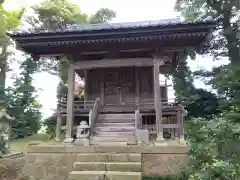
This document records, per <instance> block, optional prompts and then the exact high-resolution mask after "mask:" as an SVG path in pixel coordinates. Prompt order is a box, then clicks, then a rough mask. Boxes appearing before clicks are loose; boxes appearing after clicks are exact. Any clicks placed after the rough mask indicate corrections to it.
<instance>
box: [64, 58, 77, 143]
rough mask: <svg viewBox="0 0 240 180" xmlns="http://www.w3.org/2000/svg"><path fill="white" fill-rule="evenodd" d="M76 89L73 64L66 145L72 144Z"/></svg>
mask: <svg viewBox="0 0 240 180" xmlns="http://www.w3.org/2000/svg"><path fill="white" fill-rule="evenodd" d="M74 87H75V69H74V66H73V64H71V63H70V64H69V67H68V97H67V122H66V124H67V129H66V139H65V140H64V142H65V143H72V142H73V137H72V129H73V120H74V90H75V89H74Z"/></svg>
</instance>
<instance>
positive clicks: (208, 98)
mask: <svg viewBox="0 0 240 180" xmlns="http://www.w3.org/2000/svg"><path fill="white" fill-rule="evenodd" d="M186 57H187V56H186ZM186 57H185V58H183V60H182V61H181V62H179V64H178V66H177V68H176V69H175V70H174V72H173V88H174V91H175V96H176V100H177V101H178V102H180V103H182V104H183V105H184V106H185V109H186V110H187V112H188V113H187V117H188V119H190V118H193V117H195V118H198V117H203V118H205V117H209V116H213V115H217V114H218V113H219V111H218V108H219V100H218V98H217V97H216V95H215V94H213V93H211V92H209V91H207V90H204V89H198V88H196V87H195V86H194V83H193V82H194V76H193V73H192V71H191V70H190V68H189V67H188V66H187V61H186V59H187V58H186Z"/></svg>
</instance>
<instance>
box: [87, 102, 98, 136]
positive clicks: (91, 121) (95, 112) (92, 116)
mask: <svg viewBox="0 0 240 180" xmlns="http://www.w3.org/2000/svg"><path fill="white" fill-rule="evenodd" d="M99 107H100V98H96V100H95V102H94V105H93V107H92V109H91V110H90V111H89V126H90V133H92V131H93V128H94V127H95V124H96V119H97V116H98V112H99Z"/></svg>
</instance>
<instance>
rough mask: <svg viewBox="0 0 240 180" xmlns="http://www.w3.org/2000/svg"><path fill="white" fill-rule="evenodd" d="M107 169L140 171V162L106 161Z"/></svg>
mask: <svg viewBox="0 0 240 180" xmlns="http://www.w3.org/2000/svg"><path fill="white" fill-rule="evenodd" d="M106 170H107V171H123V172H124V171H125V172H141V162H107V163H106Z"/></svg>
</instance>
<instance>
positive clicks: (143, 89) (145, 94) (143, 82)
mask: <svg viewBox="0 0 240 180" xmlns="http://www.w3.org/2000/svg"><path fill="white" fill-rule="evenodd" d="M139 71H140V73H139V93H140V98H150V99H151V98H152V97H153V68H152V67H141V68H139Z"/></svg>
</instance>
